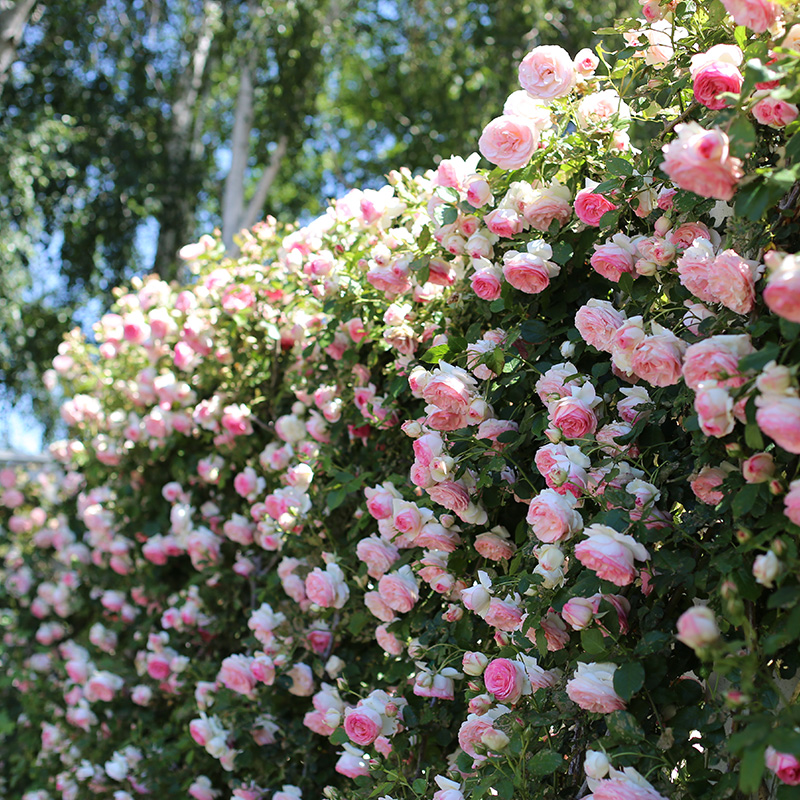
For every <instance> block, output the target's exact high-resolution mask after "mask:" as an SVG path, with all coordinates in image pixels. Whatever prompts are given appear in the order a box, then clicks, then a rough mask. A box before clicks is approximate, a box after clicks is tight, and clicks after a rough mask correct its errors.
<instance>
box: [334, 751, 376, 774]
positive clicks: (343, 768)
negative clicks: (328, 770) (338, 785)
mask: <svg viewBox="0 0 800 800" xmlns="http://www.w3.org/2000/svg"><path fill="white" fill-rule="evenodd" d="M344 748H345V750H344V752H343V753H342V754H341V755H340V756H339V760H338V761H337V762H336V766H335V767H334V769H335V770H336V771H337V772H338V773H339V774H340V775H344V776H345V777H346V778H358V777H359V776H360V775H369V764H370V759H369V757H368V756H367V754H366V753H362V752H361V751H360V750H356V749H355V748H351V747H349V746H348V745H347V744H345V745H344Z"/></svg>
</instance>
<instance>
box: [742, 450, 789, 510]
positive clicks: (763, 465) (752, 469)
mask: <svg viewBox="0 0 800 800" xmlns="http://www.w3.org/2000/svg"><path fill="white" fill-rule="evenodd" d="M774 474H775V459H774V458H773V457H772V453H756V454H755V455H752V456H750V458H748V459H746V460H745V461H744V463H743V464H742V475H743V476H744V479H745V481H746V482H747V483H765V482H766V481H768V480H769V479H770V478H771V477H772V476H773V475H774ZM784 502H785V498H784Z"/></svg>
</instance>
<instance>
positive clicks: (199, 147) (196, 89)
mask: <svg viewBox="0 0 800 800" xmlns="http://www.w3.org/2000/svg"><path fill="white" fill-rule="evenodd" d="M219 13H220V9H219V5H218V3H217V2H216V0H206V2H205V3H204V6H203V22H202V27H201V29H200V31H199V33H198V36H197V40H196V42H195V46H194V51H193V53H192V54H191V59H190V61H189V65H188V67H187V69H186V71H185V72H184V74H183V76H182V77H181V80H180V83H179V90H178V96H177V98H176V100H175V101H174V102H173V104H172V116H171V119H170V126H169V133H168V135H167V141H166V143H165V146H164V155H165V156H166V159H167V178H166V182H165V184H164V186H163V187H162V192H161V214H160V217H159V232H158V246H157V249H156V257H155V263H154V265H153V270H154V271H155V272H156V273H158V275H160V276H161V277H162V278H165V279H170V278H172V277H174V276H175V274H176V272H177V264H176V256H177V253H178V250H179V249H180V248H181V247H182V246H183V245H185V244H188V239H189V236H191V231H192V227H193V223H194V210H195V204H196V200H197V191H198V189H199V182H198V180H197V178H196V165H197V162H198V161H199V159H200V156H202V153H203V144H202V141H201V130H202V125H200V124H199V119H200V114H201V111H200V108H199V106H200V104H199V103H198V100H199V98H200V91H201V89H202V87H203V80H204V77H205V74H206V69H207V67H208V64H209V53H210V51H211V44H212V42H213V40H214V33H215V29H216V25H217V20H218V19H219Z"/></svg>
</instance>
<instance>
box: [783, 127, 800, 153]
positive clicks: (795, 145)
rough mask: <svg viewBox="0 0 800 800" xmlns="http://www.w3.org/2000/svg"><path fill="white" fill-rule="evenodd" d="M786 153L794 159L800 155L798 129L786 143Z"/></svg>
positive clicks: (799, 132) (799, 134)
mask: <svg viewBox="0 0 800 800" xmlns="http://www.w3.org/2000/svg"><path fill="white" fill-rule="evenodd" d="M786 155H787V156H788V157H789V158H792V159H794V158H797V156H800V131H797V133H795V135H794V136H792V138H791V139H789V141H788V142H787V143H786Z"/></svg>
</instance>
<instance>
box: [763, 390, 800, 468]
mask: <svg viewBox="0 0 800 800" xmlns="http://www.w3.org/2000/svg"><path fill="white" fill-rule="evenodd" d="M756 406H757V407H758V408H757V410H756V423H757V424H758V427H759V428H760V429H761V432H762V433H764V434H766V435H767V436H769V437H770V438H771V439H774V440H775V443H776V444H777V445H778V446H779V447H782V448H783V449H784V450H786V451H787V452H788V453H795V454H797V453H800V397H785V396H783V395H776V394H762V395H759V396H758V397H757V398H756Z"/></svg>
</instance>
